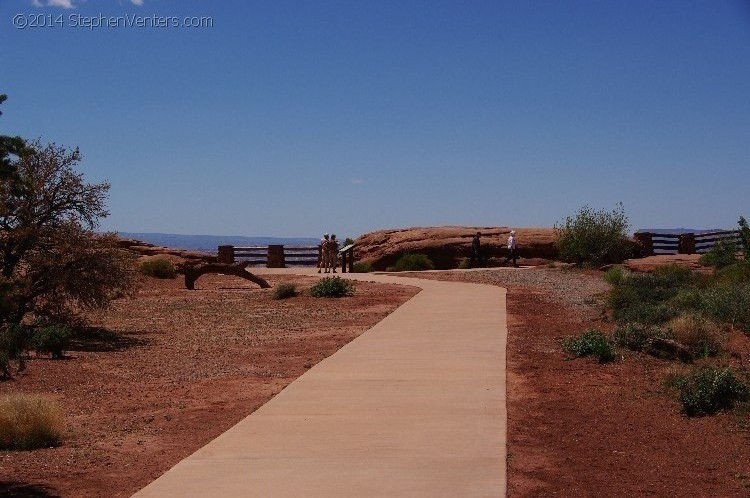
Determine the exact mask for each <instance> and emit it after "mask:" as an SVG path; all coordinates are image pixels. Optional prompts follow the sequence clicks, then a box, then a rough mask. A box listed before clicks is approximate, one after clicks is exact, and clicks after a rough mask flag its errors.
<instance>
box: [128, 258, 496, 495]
mask: <svg viewBox="0 0 750 498" xmlns="http://www.w3.org/2000/svg"><path fill="white" fill-rule="evenodd" d="M253 271H254V272H255V271H256V270H255V269H254V270H253ZM281 271H283V270H281ZM286 271H289V270H286ZM279 272H280V270H275V271H273V272H272V273H279ZM306 272H307V270H304V269H302V270H300V269H295V270H291V271H290V273H306ZM257 273H259V274H260V273H262V272H260V271H258V272H257ZM266 273H271V272H270V271H269V272H266ZM342 276H346V277H348V278H355V279H358V280H368V281H375V282H383V283H399V284H407V285H413V286H416V287H421V288H422V289H423V290H422V291H421V292H420V293H419V294H417V295H416V296H415V297H413V298H412V299H411V300H409V301H408V302H407V303H405V304H404V305H403V306H401V307H400V308H398V309H397V310H396V311H395V312H393V313H392V314H391V315H389V316H388V317H386V318H385V319H384V320H382V321H381V322H380V323H378V324H377V325H375V326H374V327H372V328H371V329H370V330H368V331H367V332H365V333H364V334H362V335H361V336H360V337H358V338H357V339H355V340H354V341H352V342H350V343H349V344H347V345H346V346H344V347H343V348H341V349H340V350H339V351H338V352H336V353H335V354H333V355H332V356H330V357H328V358H326V359H325V360H323V361H321V362H320V363H318V364H317V365H316V366H314V367H313V368H311V369H310V370H309V371H307V372H306V373H305V374H304V375H302V376H301V377H300V378H298V379H297V380H295V381H294V382H292V383H291V384H290V385H289V386H287V387H286V389H284V390H283V391H282V392H280V393H279V394H277V395H276V396H275V397H274V398H273V399H271V400H270V401H268V402H267V403H266V404H265V405H263V406H262V407H260V408H259V409H258V410H256V411H255V412H254V413H252V414H251V415H249V416H248V417H247V418H245V419H244V420H242V421H241V422H239V423H238V424H237V425H235V426H234V427H232V428H231V429H229V430H228V431H226V432H225V433H224V434H222V435H221V436H219V437H218V438H216V439H215V440H213V441H211V442H210V443H209V444H207V445H206V446H204V447H203V448H201V449H200V450H198V451H197V452H195V453H194V454H193V455H191V456H189V457H188V458H186V459H184V460H182V461H181V462H179V463H178V464H177V465H175V466H174V467H173V468H172V469H171V470H169V471H168V472H167V473H166V474H164V475H163V476H161V477H160V478H159V479H157V480H156V481H154V482H153V483H151V484H150V485H148V486H147V487H146V488H144V489H142V490H141V491H140V492H138V493H136V495H135V496H137V497H160V498H163V497H191V496H195V497H198V496H200V497H209V496H217V497H233V496H253V497H255V496H257V497H370V496H373V497H374V496H378V497H392V496H393V497H421V496H424V497H440V496H445V497H451V498H454V497H473V496H493V497H502V496H505V489H506V475H505V467H506V461H505V457H506V449H505V441H506V407H505V342H506V335H507V326H506V314H505V290H504V289H501V288H499V287H493V286H486V285H476V284H465V283H455V282H438V281H433V280H422V279H413V278H402V277H395V276H388V275H372V274H368V275H361V274H355V275H348V274H346V275H342Z"/></svg>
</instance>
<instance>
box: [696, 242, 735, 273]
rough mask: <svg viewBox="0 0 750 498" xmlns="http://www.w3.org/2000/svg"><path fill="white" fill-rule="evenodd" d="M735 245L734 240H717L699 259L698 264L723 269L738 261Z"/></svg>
mask: <svg viewBox="0 0 750 498" xmlns="http://www.w3.org/2000/svg"><path fill="white" fill-rule="evenodd" d="M737 251H738V248H737V244H736V243H735V242H734V240H727V239H725V240H719V241H718V242H717V243H716V244H714V245H713V247H711V249H710V250H709V251H708V252H707V253H706V254H704V255H703V256H701V257H700V259H699V260H698V262H699V263H700V264H701V265H703V266H713V267H716V268H725V267H727V266H729V265H733V264H735V263H737V261H739V260H738V259H737Z"/></svg>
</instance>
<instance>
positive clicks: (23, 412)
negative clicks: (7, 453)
mask: <svg viewBox="0 0 750 498" xmlns="http://www.w3.org/2000/svg"><path fill="white" fill-rule="evenodd" d="M64 427H65V419H64V415H63V411H62V408H60V405H58V404H57V403H56V402H54V401H51V400H49V399H46V398H44V397H41V396H36V395H30V394H11V395H7V396H2V397H0V449H4V450H32V449H35V448H42V447H49V446H56V445H58V444H60V442H61V440H62V433H63V430H64Z"/></svg>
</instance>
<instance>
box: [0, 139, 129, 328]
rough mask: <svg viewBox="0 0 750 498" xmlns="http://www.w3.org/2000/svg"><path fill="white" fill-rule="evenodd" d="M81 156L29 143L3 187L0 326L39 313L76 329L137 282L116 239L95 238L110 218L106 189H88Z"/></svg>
mask: <svg viewBox="0 0 750 498" xmlns="http://www.w3.org/2000/svg"><path fill="white" fill-rule="evenodd" d="M80 160H81V156H80V153H79V151H78V149H74V150H69V149H66V148H65V147H62V146H58V145H55V144H49V145H44V146H43V145H42V144H41V143H40V142H39V141H35V142H31V143H25V144H24V147H23V150H21V151H19V155H18V156H17V159H15V160H12V161H11V162H10V166H11V170H12V175H11V176H10V177H8V178H5V179H3V180H2V181H0V289H5V293H6V295H5V296H3V297H4V301H5V305H4V306H3V307H0V326H2V325H5V324H13V323H20V322H21V321H22V320H23V319H24V317H26V316H27V315H28V314H30V313H33V315H34V317H35V318H37V319H40V320H42V321H46V322H49V323H71V322H72V321H74V319H75V318H76V317H77V316H78V315H79V311H82V310H85V309H90V308H98V307H104V306H106V305H107V304H109V303H110V301H111V300H112V299H113V298H115V297H117V296H119V295H121V294H122V293H124V292H127V291H128V290H129V289H130V288H132V284H133V283H134V282H135V279H136V278H137V277H136V275H137V273H136V269H135V266H134V257H133V256H132V255H131V254H130V253H128V252H127V251H125V250H122V249H120V248H119V247H118V245H117V239H116V237H115V236H114V235H113V234H108V235H99V234H96V233H95V231H94V230H95V229H96V228H97V226H98V221H99V219H100V218H103V217H105V216H107V214H108V212H107V210H106V208H105V204H104V202H105V198H106V194H107V191H108V190H109V184H107V183H106V182H104V183H99V184H87V183H85V182H84V180H83V176H82V175H81V174H80V173H77V172H76V171H75V168H74V167H75V166H76V165H77V164H78V163H79V162H80Z"/></svg>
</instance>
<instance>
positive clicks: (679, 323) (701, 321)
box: [666, 314, 726, 357]
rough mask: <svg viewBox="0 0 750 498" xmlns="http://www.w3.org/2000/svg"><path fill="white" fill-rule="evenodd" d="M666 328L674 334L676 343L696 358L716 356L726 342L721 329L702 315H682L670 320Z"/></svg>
mask: <svg viewBox="0 0 750 498" xmlns="http://www.w3.org/2000/svg"><path fill="white" fill-rule="evenodd" d="M666 328H667V329H668V330H670V331H671V332H672V336H673V337H674V340H675V341H677V342H679V343H680V344H682V345H684V346H686V347H687V348H688V349H689V350H690V352H691V353H693V354H694V355H696V356H703V357H705V356H716V355H717V354H719V352H721V349H722V345H723V344H724V342H725V341H726V337H725V334H724V332H723V331H722V330H721V328H720V327H719V326H718V325H716V324H715V323H714V322H712V321H711V320H708V319H706V318H704V317H702V316H700V315H694V314H685V315H680V316H678V317H676V318H673V319H672V320H670V321H669V322H668V323H667V326H666Z"/></svg>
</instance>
